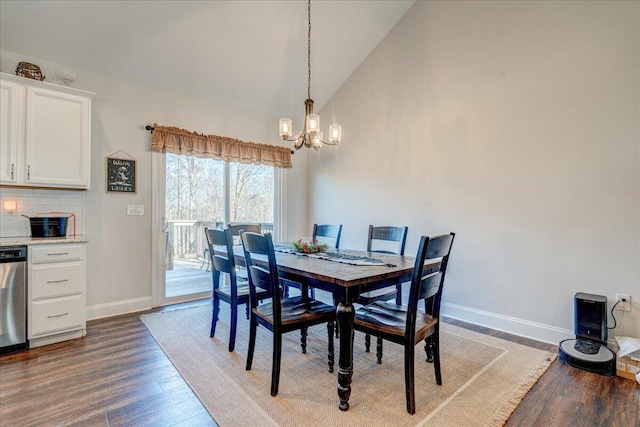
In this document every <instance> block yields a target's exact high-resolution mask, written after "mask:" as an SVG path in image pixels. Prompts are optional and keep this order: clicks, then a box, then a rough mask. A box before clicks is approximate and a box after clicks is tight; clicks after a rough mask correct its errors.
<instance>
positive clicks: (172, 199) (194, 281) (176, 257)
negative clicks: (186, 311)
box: [157, 154, 277, 305]
mask: <svg viewBox="0 0 640 427" xmlns="http://www.w3.org/2000/svg"><path fill="white" fill-rule="evenodd" d="M161 156H162V157H163V159H164V161H163V162H162V163H163V172H164V186H163V187H164V189H163V190H162V191H158V192H159V193H162V194H158V196H161V199H162V202H160V203H158V204H157V208H158V210H161V211H162V214H161V215H158V217H161V221H159V222H160V223H161V226H162V231H161V233H160V236H161V237H160V238H159V239H158V240H159V241H161V245H162V247H163V249H164V263H163V264H164V265H163V267H164V268H163V274H162V276H164V277H159V279H160V281H161V282H162V283H163V286H160V287H159V288H160V289H159V291H160V295H159V298H158V300H159V304H160V305H165V304H169V303H173V302H178V301H186V300H192V299H199V298H205V297H209V296H210V295H211V289H212V282H211V273H210V265H209V253H208V248H207V241H206V236H205V233H204V230H205V228H207V227H209V228H223V227H224V226H225V224H229V223H237V222H249V223H258V224H261V225H262V227H263V230H273V224H274V214H275V206H276V205H277V204H276V203H275V193H276V192H275V184H276V183H275V181H276V176H277V174H276V171H275V170H274V168H273V167H270V166H263V165H253V164H240V163H226V162H223V161H220V160H212V159H200V158H196V157H190V156H184V155H174V154H165V155H161ZM159 187H162V186H158V188H159Z"/></svg>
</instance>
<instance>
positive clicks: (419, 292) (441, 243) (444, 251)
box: [406, 233, 455, 334]
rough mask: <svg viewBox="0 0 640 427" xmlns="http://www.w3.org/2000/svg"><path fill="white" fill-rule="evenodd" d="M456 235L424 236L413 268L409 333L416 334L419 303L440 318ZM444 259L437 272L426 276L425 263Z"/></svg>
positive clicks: (428, 312)
mask: <svg viewBox="0 0 640 427" xmlns="http://www.w3.org/2000/svg"><path fill="white" fill-rule="evenodd" d="M454 237H455V233H449V234H442V235H440V236H435V237H431V238H429V237H428V236H422V237H421V238H420V244H419V245H418V254H417V255H416V262H415V265H414V267H413V275H412V277H411V289H410V291H409V306H408V308H407V325H406V331H407V333H409V334H411V333H415V322H416V312H417V309H418V301H419V300H424V301H425V308H426V313H427V314H429V315H431V316H432V317H434V318H438V317H439V316H440V302H441V299H442V288H443V285H444V277H445V273H446V271H447V265H448V263H449V254H450V253H451V247H452V246H453V239H454ZM433 258H442V260H441V262H440V266H439V267H438V268H436V269H435V271H433V270H430V273H428V274H425V270H424V262H425V260H426V259H433Z"/></svg>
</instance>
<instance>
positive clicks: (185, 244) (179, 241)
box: [165, 219, 273, 270]
mask: <svg viewBox="0 0 640 427" xmlns="http://www.w3.org/2000/svg"><path fill="white" fill-rule="evenodd" d="M259 224H260V225H261V226H262V231H263V232H266V231H270V232H272V231H273V223H259ZM223 226H224V222H223V221H214V220H171V219H170V220H168V221H167V229H166V230H165V244H166V251H165V254H166V256H165V258H166V269H167V270H172V269H173V259H174V258H178V259H185V258H196V259H202V258H204V256H205V249H207V238H206V237H205V235H204V229H205V227H208V228H217V229H222V228H223Z"/></svg>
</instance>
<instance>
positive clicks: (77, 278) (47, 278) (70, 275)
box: [29, 261, 83, 300]
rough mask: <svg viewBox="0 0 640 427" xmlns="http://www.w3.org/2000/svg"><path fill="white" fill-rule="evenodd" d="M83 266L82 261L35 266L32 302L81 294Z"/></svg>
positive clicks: (32, 278)
mask: <svg viewBox="0 0 640 427" xmlns="http://www.w3.org/2000/svg"><path fill="white" fill-rule="evenodd" d="M82 266H83V264H82V261H74V262H63V263H57V264H36V265H33V266H32V267H31V271H30V273H31V277H30V278H29V280H31V300H39V299H43V298H51V297H56V296H64V295H72V294H79V293H81V292H82V284H83V281H82V273H83V269H82Z"/></svg>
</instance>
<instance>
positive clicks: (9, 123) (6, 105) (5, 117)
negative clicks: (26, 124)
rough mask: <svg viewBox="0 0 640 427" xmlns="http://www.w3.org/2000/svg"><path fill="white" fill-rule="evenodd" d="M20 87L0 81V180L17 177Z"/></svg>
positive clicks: (11, 181)
mask: <svg viewBox="0 0 640 427" xmlns="http://www.w3.org/2000/svg"><path fill="white" fill-rule="evenodd" d="M21 90H22V87H21V86H19V85H17V84H15V83H12V82H5V81H2V82H0V182H2V183H16V182H17V179H18V157H17V156H18V154H17V153H18V133H19V125H20V117H21V116H22V115H21V114H20V112H19V111H18V108H19V103H18V97H19V96H20V91H21Z"/></svg>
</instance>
